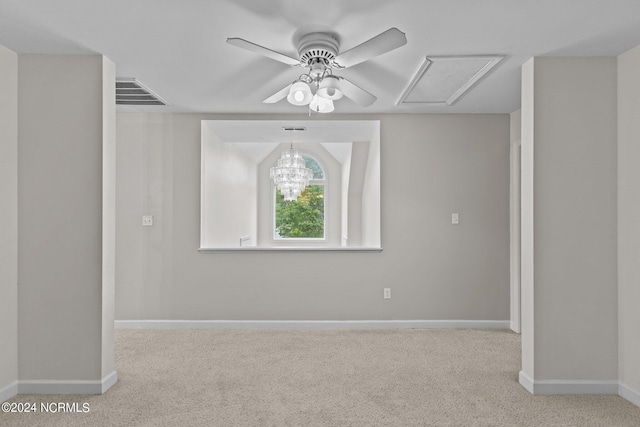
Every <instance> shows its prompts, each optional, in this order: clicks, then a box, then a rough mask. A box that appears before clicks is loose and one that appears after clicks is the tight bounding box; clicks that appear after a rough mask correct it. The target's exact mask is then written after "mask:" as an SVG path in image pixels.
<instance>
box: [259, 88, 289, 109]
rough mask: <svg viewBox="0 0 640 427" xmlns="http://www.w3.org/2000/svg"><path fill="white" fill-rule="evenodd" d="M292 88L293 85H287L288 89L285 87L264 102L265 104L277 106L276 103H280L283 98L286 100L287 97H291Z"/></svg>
mask: <svg viewBox="0 0 640 427" xmlns="http://www.w3.org/2000/svg"><path fill="white" fill-rule="evenodd" d="M292 84H293V83H292ZM290 87H291V84H289V85H287V86H286V87H283V88H282V89H280V90H279V91H277V92H276V93H274V94H273V95H271V96H270V97H268V98H267V99H265V100H264V101H262V102H264V103H265V104H275V103H276V102H278V101H280V100H281V99H283V98H286V97H287V95H289V88H290Z"/></svg>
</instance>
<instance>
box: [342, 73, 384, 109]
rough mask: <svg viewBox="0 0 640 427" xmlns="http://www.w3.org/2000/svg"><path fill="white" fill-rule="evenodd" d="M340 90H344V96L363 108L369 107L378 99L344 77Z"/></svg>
mask: <svg viewBox="0 0 640 427" xmlns="http://www.w3.org/2000/svg"><path fill="white" fill-rule="evenodd" d="M340 89H341V90H342V93H344V96H346V97H347V98H349V99H351V100H352V101H354V102H355V103H356V104H358V105H360V106H361V107H368V106H369V105H371V104H373V103H374V102H376V99H378V98H376V97H375V96H373V95H371V94H370V93H369V92H367V91H366V90H364V89H362V88H361V87H360V86H356V85H354V84H353V83H351V82H350V81H349V80H347V79H345V78H344V77H340Z"/></svg>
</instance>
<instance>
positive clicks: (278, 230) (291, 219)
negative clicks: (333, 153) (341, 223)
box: [272, 153, 327, 240]
mask: <svg viewBox="0 0 640 427" xmlns="http://www.w3.org/2000/svg"><path fill="white" fill-rule="evenodd" d="M301 154H302V158H303V159H304V161H305V163H306V165H307V167H308V168H310V169H312V170H313V179H311V180H310V181H309V185H308V186H307V187H306V188H305V190H304V191H303V192H302V194H300V196H299V197H298V199H297V200H293V201H285V200H284V197H283V196H282V194H281V193H280V190H278V189H277V188H276V187H275V186H274V185H272V186H273V197H274V204H273V205H274V211H273V238H274V239H275V240H282V239H324V238H325V233H326V220H325V211H326V200H327V199H326V197H325V189H326V188H327V187H326V183H327V176H326V173H325V171H324V169H323V168H322V166H321V165H320V163H319V162H318V161H317V160H316V159H315V158H313V157H311V156H310V155H309V154H305V153H301Z"/></svg>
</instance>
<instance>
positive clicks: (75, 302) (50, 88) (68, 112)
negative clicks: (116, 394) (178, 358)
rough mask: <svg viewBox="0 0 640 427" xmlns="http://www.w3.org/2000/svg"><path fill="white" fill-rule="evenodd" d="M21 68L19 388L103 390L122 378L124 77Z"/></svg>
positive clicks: (78, 68) (54, 58)
mask: <svg viewBox="0 0 640 427" xmlns="http://www.w3.org/2000/svg"><path fill="white" fill-rule="evenodd" d="M18 65H19V79H18V101H19V102H18V135H19V146H18V183H19V184H18V214H19V218H20V220H19V223H18V236H19V237H18V277H19V281H20V286H19V292H18V307H19V310H18V327H19V329H18V332H19V343H18V344H19V345H18V351H19V357H20V365H19V377H20V381H21V382H22V381H27V382H31V383H32V384H33V383H38V384H42V383H43V382H44V383H46V382H48V381H63V382H64V381H68V382H72V383H73V382H74V381H83V380H91V381H99V380H101V378H103V376H104V374H105V373H111V372H112V371H113V278H114V277H115V263H114V257H115V254H114V253H113V250H114V249H115V245H114V241H113V238H114V235H115V211H111V210H110V209H111V206H115V204H114V201H115V199H114V193H113V191H114V190H115V181H114V180H115V176H114V173H113V172H115V164H114V160H115V151H114V148H115V147H114V142H115V139H114V137H115V128H114V126H115V123H114V118H115V103H114V100H113V96H112V95H107V94H112V93H113V85H114V84H115V79H114V76H115V67H114V65H113V64H112V63H110V62H109V61H108V60H106V59H105V58H103V57H102V56H99V55H69V56H66V55H20V56H19V57H18ZM103 159H104V160H105V162H104V168H103ZM105 180H111V181H110V182H105ZM103 182H104V187H103ZM112 199H113V200H112ZM104 203H107V204H109V203H110V204H111V206H106V209H105V210H104V211H103V204H104ZM113 209H115V208H113ZM103 215H104V216H103ZM103 243H104V245H103ZM103 334H111V336H103ZM108 346H111V347H110V348H106V347H108ZM21 388H22V383H21Z"/></svg>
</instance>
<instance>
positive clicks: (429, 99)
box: [396, 55, 504, 106]
mask: <svg viewBox="0 0 640 427" xmlns="http://www.w3.org/2000/svg"><path fill="white" fill-rule="evenodd" d="M502 58H504V56H499V55H489V56H432V57H426V58H425V59H424V61H423V63H422V65H421V66H420V68H419V69H418V71H417V72H416V74H415V75H414V76H413V78H412V79H411V81H410V82H409V84H408V85H407V87H406V88H405V89H404V91H403V92H402V95H401V96H400V98H398V101H397V102H396V106H398V105H401V104H407V105H417V104H420V105H433V106H445V105H452V104H453V103H454V102H456V100H457V99H459V98H460V97H461V96H462V95H463V94H465V93H466V92H467V91H469V89H471V87H472V86H473V85H474V84H475V83H476V82H477V81H478V80H480V79H481V78H482V77H483V76H485V75H486V74H487V73H488V72H489V71H490V70H491V69H492V68H493V67H494V66H495V65H496V64H497V63H498V62H500V61H501V60H502Z"/></svg>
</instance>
